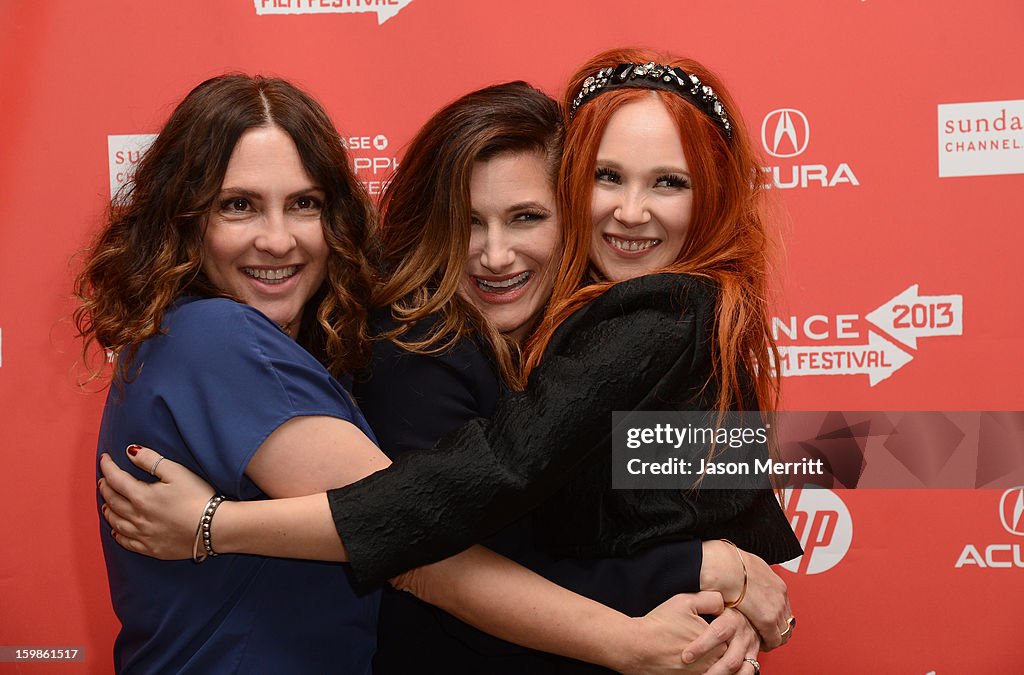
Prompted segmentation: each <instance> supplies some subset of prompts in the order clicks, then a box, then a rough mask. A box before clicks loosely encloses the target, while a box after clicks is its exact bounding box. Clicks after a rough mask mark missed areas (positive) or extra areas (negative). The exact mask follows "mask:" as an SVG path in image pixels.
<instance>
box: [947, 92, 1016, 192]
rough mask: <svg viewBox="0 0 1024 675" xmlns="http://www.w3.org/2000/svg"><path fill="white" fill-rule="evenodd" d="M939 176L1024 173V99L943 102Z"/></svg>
mask: <svg viewBox="0 0 1024 675" xmlns="http://www.w3.org/2000/svg"><path fill="white" fill-rule="evenodd" d="M938 126H939V130H938V131H939V178H949V177H955V176H993V175H1001V174H1011V173H1024V100H1016V101H985V102H980V103H945V104H940V105H939V125H938Z"/></svg>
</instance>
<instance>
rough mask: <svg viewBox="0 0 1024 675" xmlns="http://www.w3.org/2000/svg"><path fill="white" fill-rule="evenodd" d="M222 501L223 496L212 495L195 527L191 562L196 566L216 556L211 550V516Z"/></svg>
mask: <svg viewBox="0 0 1024 675" xmlns="http://www.w3.org/2000/svg"><path fill="white" fill-rule="evenodd" d="M223 501H224V496H223V495H213V496H212V497H210V500H209V501H208V502H206V507H205V508H203V515H202V516H200V517H199V524H198V525H197V526H196V538H195V541H193V542H192V561H193V562H195V563H196V564H198V563H201V562H203V561H204V560H206V559H207V558H209V557H212V556H215V555H217V552H216V551H214V550H213V543H212V541H211V539H210V525H211V524H212V523H213V514H214V513H216V512H217V507H218V506H220V505H221V502H223ZM200 541H201V542H202V543H203V552H202V553H200V552H199V542H200Z"/></svg>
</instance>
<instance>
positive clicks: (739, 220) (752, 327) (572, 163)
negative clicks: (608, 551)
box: [524, 49, 779, 411]
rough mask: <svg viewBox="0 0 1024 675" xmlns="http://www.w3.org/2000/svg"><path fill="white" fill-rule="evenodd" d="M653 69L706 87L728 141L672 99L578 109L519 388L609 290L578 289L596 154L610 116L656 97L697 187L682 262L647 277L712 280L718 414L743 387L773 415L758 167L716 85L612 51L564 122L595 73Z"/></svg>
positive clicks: (607, 102)
mask: <svg viewBox="0 0 1024 675" xmlns="http://www.w3.org/2000/svg"><path fill="white" fill-rule="evenodd" d="M651 61H653V62H655V63H661V64H663V65H671V66H677V67H680V68H682V69H683V70H684V71H686V72H687V73H691V74H693V75H696V76H697V77H699V78H700V80H701V81H702V82H703V83H704V84H706V85H709V86H711V87H712V88H713V89H714V90H715V92H716V94H717V95H718V98H719V100H720V101H721V103H722V105H723V106H724V107H725V109H726V111H727V113H728V114H729V117H730V119H731V120H732V125H733V127H732V136H731V138H730V137H728V136H726V135H725V132H724V131H723V130H722V129H721V128H720V127H719V126H718V125H716V124H715V122H714V121H713V120H712V119H711V118H710V117H708V115H707V114H705V113H704V112H702V111H701V110H699V109H698V108H697V107H695V106H694V105H693V104H692V103H690V102H689V101H688V100H686V99H684V98H683V97H681V96H679V95H677V94H675V93H672V92H669V91H663V90H655V89H619V90H614V91H608V92H605V93H601V94H599V95H597V96H596V97H594V98H593V99H592V100H590V101H588V102H586V103H584V104H583V105H582V106H580V108H579V109H578V110H577V112H576V116H575V119H573V120H572V122H570V123H569V124H568V126H567V129H566V139H565V151H564V155H563V159H562V168H561V174H560V176H559V178H560V180H559V195H558V199H559V206H560V208H561V209H562V224H563V228H564V229H563V232H564V233H563V237H564V241H565V255H564V256H563V257H562V262H561V265H560V268H559V274H558V276H557V280H556V282H555V287H554V291H553V294H552V298H551V303H550V304H549V306H548V311H547V312H546V313H545V315H544V318H543V319H542V321H541V323H540V326H539V327H538V329H537V331H536V332H535V333H534V336H533V338H532V339H531V340H530V343H529V345H528V346H527V354H526V360H525V364H524V365H525V368H524V378H525V377H528V376H529V373H530V371H531V370H532V369H533V368H535V367H536V366H537V365H538V363H539V362H540V360H541V357H542V354H543V352H544V349H545V347H546V346H547V344H548V342H549V341H550V339H551V336H552V334H553V333H554V332H555V330H556V329H557V328H558V326H559V325H561V323H562V322H563V321H564V320H565V319H566V318H568V316H569V315H570V314H572V313H573V312H575V311H576V310H578V309H580V308H581V307H582V306H583V305H585V304H587V303H588V302H590V301H592V300H594V299H595V298H597V297H599V296H600V295H601V294H603V293H604V292H605V291H607V290H608V289H609V288H611V286H613V285H614V282H608V281H599V282H596V283H589V284H587V285H584V283H585V281H584V280H585V279H586V278H587V273H588V271H589V272H590V273H591V274H592V275H593V274H594V270H593V269H592V268H590V267H589V252H590V241H591V229H592V216H591V198H592V193H593V187H594V172H595V169H596V163H597V149H598V146H599V145H600V143H601V137H602V135H603V134H604V130H605V127H606V126H607V124H608V120H609V119H610V118H611V116H612V115H613V114H614V113H615V111H617V110H618V109H620V108H621V107H622V106H624V105H627V104H629V103H631V102H634V101H638V100H640V99H644V98H648V97H651V96H656V97H658V99H659V100H660V101H661V102H662V103H663V104H664V106H665V108H666V109H667V110H668V112H669V114H670V115H671V117H672V118H673V119H674V120H675V123H676V125H677V126H678V128H679V136H680V140H681V142H682V146H683V152H684V153H685V156H686V161H687V165H688V168H689V171H690V176H691V180H692V185H693V217H692V220H691V225H690V229H689V231H688V234H687V238H686V241H685V242H684V244H683V247H682V249H681V250H680V252H679V256H678V258H677V259H676V260H675V262H673V263H672V264H671V265H669V266H667V267H665V268H663V269H660V270H652V272H653V271H657V272H671V273H676V274H692V275H695V276H700V277H704V278H707V279H710V280H712V281H713V282H714V283H715V285H716V286H717V288H718V300H717V307H716V322H715V328H714V347H713V350H712V351H713V353H714V364H713V366H714V370H713V372H714V375H713V377H715V378H716V379H717V380H718V385H719V386H718V387H717V389H718V392H717V396H718V398H717V404H716V408H717V409H718V410H719V411H725V410H730V409H735V408H742V407H743V401H744V398H745V396H744V394H745V393H749V385H748V384H747V378H749V380H751V381H752V382H753V389H754V392H755V393H756V396H757V401H758V405H759V407H760V408H761V409H762V410H765V411H771V410H774V409H775V408H776V406H777V399H778V391H779V386H778V376H777V374H776V373H775V372H774V368H773V367H772V364H774V363H776V362H777V356H778V350H777V348H776V346H775V342H774V340H773V339H772V335H771V330H770V325H769V310H768V300H767V295H768V276H769V262H770V259H771V256H770V254H769V253H770V250H771V248H772V244H773V242H774V239H775V238H774V237H773V236H772V233H771V232H770V231H769V225H770V222H769V221H770V219H769V218H768V217H767V215H766V214H767V204H766V202H765V190H764V187H763V178H762V170H761V167H762V162H761V161H759V157H758V156H757V153H756V152H755V150H754V146H753V144H752V143H751V141H750V137H749V135H748V133H747V130H746V127H745V126H744V124H743V121H742V120H741V119H740V117H739V112H738V108H737V106H736V104H735V102H734V101H733V99H732V96H730V94H729V92H728V91H727V90H726V88H725V86H724V85H723V84H722V82H721V80H719V79H718V77H717V76H716V75H715V74H714V73H712V72H710V71H709V70H708V69H707V68H705V67H704V66H703V65H701V64H700V63H698V62H696V61H693V60H691V59H681V58H674V57H672V56H670V55H667V54H663V53H659V52H655V51H651V50H644V49H617V50H611V51H607V52H604V53H602V54H599V55H597V56H595V57H594V58H593V59H591V60H590V61H588V62H587V63H585V64H584V65H583V66H582V67H581V68H580V69H579V70H578V71H577V72H576V74H575V75H574V76H573V77H572V79H571V80H570V81H569V85H568V88H567V90H566V94H565V97H564V99H563V101H562V104H563V112H564V113H567V112H568V110H569V106H570V104H571V102H572V99H573V98H574V97H575V95H576V93H577V92H578V91H579V90H580V87H581V86H582V84H583V80H584V79H586V78H587V77H589V76H591V75H593V74H594V73H595V72H597V71H598V70H600V69H601V68H604V67H614V66H615V65H617V64H619V63H647V62H651ZM598 278H600V277H599V276H598Z"/></svg>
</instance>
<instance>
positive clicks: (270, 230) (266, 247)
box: [255, 213, 296, 258]
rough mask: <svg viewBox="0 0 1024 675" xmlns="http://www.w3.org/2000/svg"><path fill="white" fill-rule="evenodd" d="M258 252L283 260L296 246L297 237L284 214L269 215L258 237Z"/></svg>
mask: <svg viewBox="0 0 1024 675" xmlns="http://www.w3.org/2000/svg"><path fill="white" fill-rule="evenodd" d="M255 246H256V248H257V249H258V250H260V251H262V252H264V253H268V254H270V255H272V256H274V257H275V258H283V257H285V256H286V255H288V254H289V253H290V252H291V251H292V249H294V248H295V246H296V241H295V235H294V233H293V232H292V230H291V227H290V226H289V223H288V218H287V217H286V215H285V214H283V213H268V214H267V215H266V217H265V218H264V219H263V223H262V226H261V227H260V230H259V232H258V233H257V235H256V240H255Z"/></svg>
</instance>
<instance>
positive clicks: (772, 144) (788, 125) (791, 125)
mask: <svg viewBox="0 0 1024 675" xmlns="http://www.w3.org/2000/svg"><path fill="white" fill-rule="evenodd" d="M810 138H811V127H810V125H809V124H808V123H807V116H806V115H804V114H803V113H802V112H800V111H799V110H797V109H795V108H779V109H778V110H773V111H771V112H770V113H768V114H767V115H765V116H764V121H763V122H761V144H762V145H764V149H765V150H767V151H768V154H769V155H771V156H772V157H796V156H797V155H799V154H801V153H802V152H803V151H804V150H806V149H807V141H809V140H810Z"/></svg>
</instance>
